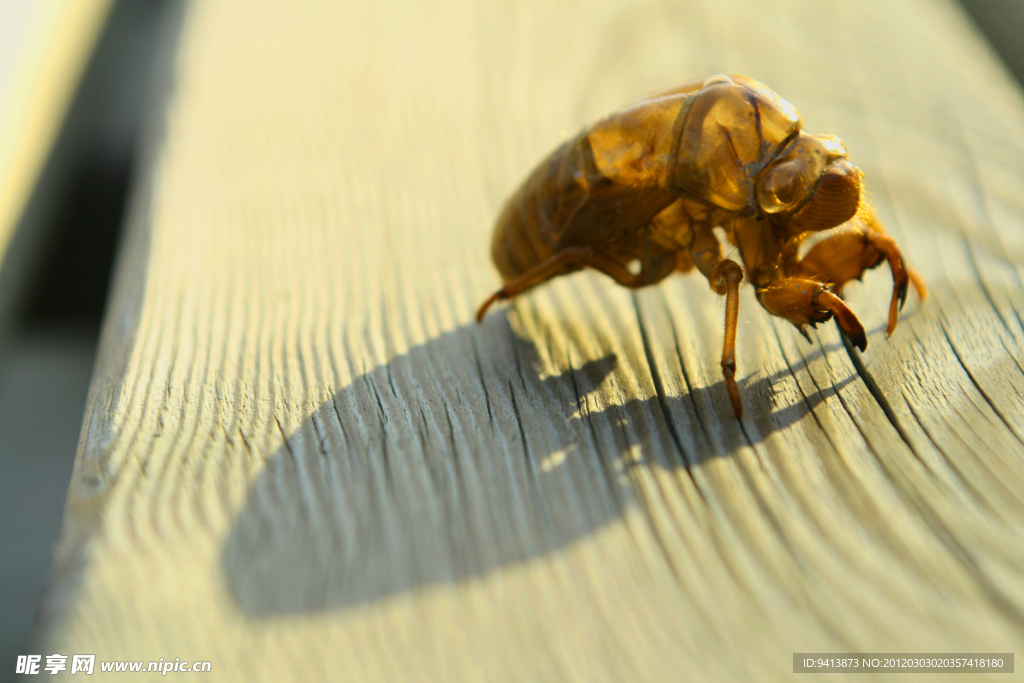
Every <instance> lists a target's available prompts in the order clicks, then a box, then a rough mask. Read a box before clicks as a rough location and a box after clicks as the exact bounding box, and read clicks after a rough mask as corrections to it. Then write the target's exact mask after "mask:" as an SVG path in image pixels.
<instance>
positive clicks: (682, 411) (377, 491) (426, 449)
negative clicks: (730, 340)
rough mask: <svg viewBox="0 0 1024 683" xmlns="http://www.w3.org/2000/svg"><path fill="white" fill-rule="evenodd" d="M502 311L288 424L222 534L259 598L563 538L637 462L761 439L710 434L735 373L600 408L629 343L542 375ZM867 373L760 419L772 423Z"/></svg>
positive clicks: (349, 590)
mask: <svg viewBox="0 0 1024 683" xmlns="http://www.w3.org/2000/svg"><path fill="white" fill-rule="evenodd" d="M491 320H492V321H493V322H489V323H488V324H485V325H484V326H482V327H479V328H477V327H475V326H474V327H468V328H460V329H458V330H456V331H454V332H451V333H447V334H444V335H442V336H441V337H439V338H437V339H434V340H431V341H430V342H428V343H426V344H424V345H422V346H419V347H415V348H413V349H411V350H409V351H408V352H407V353H405V354H404V355H401V356H398V357H395V358H394V359H393V360H391V361H390V362H388V363H387V364H386V365H384V366H381V367H377V368H374V369H372V370H369V371H368V372H366V373H365V374H363V375H361V376H360V377H358V378H356V379H355V380H354V381H353V382H352V383H351V384H350V385H349V386H346V387H344V388H342V389H340V390H338V391H336V392H335V393H334V395H333V398H332V400H330V401H328V402H326V403H324V404H323V405H322V406H320V408H319V409H318V410H317V411H316V412H315V413H314V414H313V415H311V416H310V417H309V418H308V419H306V420H305V422H304V423H303V424H302V425H301V426H300V427H299V428H298V429H297V430H295V431H293V432H292V433H290V434H288V435H287V436H286V439H285V443H284V445H283V447H281V448H280V449H279V450H278V452H276V453H275V454H274V455H273V456H272V457H271V458H270V459H269V460H268V463H267V465H266V467H265V469H264V470H263V471H262V472H261V473H260V475H259V476H258V478H257V480H256V482H255V483H254V484H253V485H252V487H251V488H250V490H249V494H248V498H247V502H246V504H245V506H244V508H243V510H242V512H241V513H240V515H239V517H238V518H237V520H236V522H235V524H234V526H233V528H232V530H231V532H230V534H229V536H228V538H227V541H226V543H225V547H224V552H223V569H224V572H225V575H226V577H225V578H226V583H227V586H228V587H229V590H230V592H231V595H232V596H233V598H234V600H235V601H236V602H237V604H238V606H239V607H240V608H241V609H242V610H243V611H244V612H245V613H247V614H249V615H251V616H256V617H260V616H264V617H265V616H271V615H277V614H293V613H300V612H318V611H325V610H337V609H343V608H347V607H351V606H355V605H359V604H366V603H370V602H374V601H378V600H381V599H384V598H387V597H389V596H396V595H400V594H403V593H406V592H408V591H412V590H415V589H418V588H427V587H430V586H439V585H444V584H455V583H457V582H460V581H462V580H464V579H467V578H472V577H476V576H482V575H484V574H486V573H489V572H492V571H495V570H498V569H500V568H502V567H505V566H509V565H513V564H517V563H522V562H525V561H527V560H530V559H531V558H536V557H539V556H542V555H545V554H548V553H552V552H555V551H558V550H559V549H563V548H566V547H568V546H570V545H571V544H573V543H574V542H575V541H577V540H579V539H581V538H583V537H586V536H587V535H589V534H592V533H593V532H594V531H595V530H597V529H600V528H601V527H603V526H605V525H607V524H608V523H609V522H611V521H614V520H616V519H618V518H620V517H621V516H622V515H623V513H624V511H625V510H627V509H628V508H630V507H631V506H636V505H641V504H642V502H640V500H641V499H640V496H639V494H638V493H637V492H636V491H634V490H633V487H632V484H631V482H630V476H629V469H630V468H631V467H636V466H638V464H639V465H653V466H661V467H670V468H671V467H687V466H691V465H692V464H693V463H696V462H700V461H701V460H703V459H706V458H709V457H715V456H728V455H729V454H730V453H732V452H733V451H735V449H737V448H738V447H740V446H741V445H743V444H745V443H747V442H746V441H745V439H746V437H745V436H744V434H743V431H742V430H741V429H740V428H739V425H738V423H736V421H735V420H734V419H733V420H732V422H733V423H734V424H735V427H734V428H732V429H730V430H728V431H727V432H726V433H723V434H719V435H716V437H715V438H714V439H711V438H709V436H708V435H707V434H701V431H702V429H703V427H702V426H701V425H699V424H697V422H699V419H698V418H696V416H697V414H698V413H699V412H700V410H706V409H707V407H708V406H714V405H720V406H722V407H725V406H727V405H728V399H727V398H726V395H725V389H724V386H723V385H722V383H721V382H719V383H718V384H716V385H715V386H713V387H711V388H709V389H697V390H695V391H694V392H693V394H692V395H685V396H675V397H673V396H669V397H663V398H662V399H660V400H659V398H658V397H657V396H652V397H650V398H647V399H644V400H626V401H624V402H622V403H621V404H612V405H603V406H602V404H601V401H602V400H603V401H605V402H607V400H608V399H607V398H602V397H606V396H607V395H609V394H614V393H615V392H614V391H612V392H608V391H604V392H597V391H596V390H597V389H598V387H599V386H601V385H602V384H604V383H606V382H614V381H615V377H614V370H615V368H616V365H617V359H616V358H615V357H614V356H606V357H603V358H599V359H596V360H592V361H590V362H586V363H583V364H582V367H579V368H574V369H572V370H569V371H566V372H563V373H561V374H558V375H556V376H551V377H541V376H540V373H538V371H537V370H536V366H537V363H536V360H537V352H536V349H535V347H534V345H533V343H532V342H530V341H528V340H525V339H521V338H519V337H517V336H516V335H515V334H510V333H509V332H510V328H509V326H508V323H507V321H505V320H504V319H503V317H502V316H493V317H492V319H491ZM838 352H840V353H841V352H842V351H841V350H838ZM821 353H822V352H821V351H820V350H819V351H818V352H816V355H820V354H821ZM813 355H815V354H812V356H811V357H809V359H812V358H813ZM804 362H806V361H804ZM854 378H855V377H854V376H851V377H849V378H846V379H844V380H843V381H842V382H840V383H839V384H838V386H836V387H828V388H826V389H825V390H824V393H821V392H819V393H816V394H813V395H810V396H808V397H807V399H806V400H804V401H800V402H799V403H796V404H794V405H789V406H786V407H783V408H779V409H777V410H775V411H774V412H772V413H770V414H769V415H766V416H764V417H763V419H762V418H759V419H758V420H757V424H758V427H759V431H760V433H761V434H763V435H766V434H768V433H770V432H771V431H773V430H775V429H780V428H784V427H786V426H788V425H790V424H792V423H794V422H796V421H797V420H800V419H802V418H804V417H805V416H807V415H808V412H809V410H810V409H812V408H813V407H814V406H816V405H817V404H818V403H820V402H821V401H823V400H825V399H826V398H828V397H829V396H831V395H832V394H833V393H834V392H835V391H836V390H837V389H841V388H842V386H844V385H845V384H846V383H848V382H850V381H852V380H853V379H854ZM777 379H778V378H777V377H769V378H764V379H761V380H759V381H757V382H754V383H751V384H749V385H748V386H746V387H745V388H744V392H745V394H746V395H755V394H759V395H770V394H771V389H770V387H764V386H761V385H762V384H764V383H769V384H770V383H772V382H773V381H775V380H777ZM709 392H710V393H711V394H714V396H711V395H708V393H709ZM718 394H721V395H720V396H719V395H718ZM666 420H668V421H670V423H669V424H666ZM762 423H763V424H762ZM680 434H685V435H686V439H685V441H686V443H688V444H690V445H689V446H681V444H680V440H679V435H680ZM681 449H684V450H687V451H689V450H691V449H692V451H693V452H680V451H681Z"/></svg>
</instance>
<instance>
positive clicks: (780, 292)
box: [757, 277, 868, 351]
mask: <svg viewBox="0 0 1024 683" xmlns="http://www.w3.org/2000/svg"><path fill="white" fill-rule="evenodd" d="M757 300H758V301H760V302H761V305H762V306H764V307H765V309H766V310H767V311H768V312H769V313H772V314H773V315H777V316H779V317H780V318H785V319H786V320H788V321H789V322H791V323H793V324H794V325H796V327H797V329H799V330H800V332H801V333H803V334H804V336H805V337H806V336H807V335H806V332H805V330H804V326H806V325H810V326H811V327H815V326H817V324H818V323H822V322H825V321H826V320H828V319H829V318H831V317H832V316H835V318H836V322H837V323H839V329H841V330H842V331H843V332H844V333H846V336H848V337H849V338H850V340H851V341H852V342H853V343H854V345H855V346H856V347H857V348H858V349H860V350H861V351H863V350H864V349H866V348H867V347H868V338H867V335H866V334H865V333H864V326H863V325H861V324H860V320H858V319H857V316H856V314H855V313H854V312H853V311H852V310H851V309H850V307H849V306H847V305H846V303H845V302H843V300H842V299H840V298H839V297H838V296H836V295H835V294H833V293H832V292H830V291H829V289H828V287H827V286H826V285H825V284H823V283H821V282H818V281H816V280H809V279H805V278H796V277H789V278H783V279H780V280H775V281H774V282H771V283H769V284H768V285H766V286H764V287H758V289H757Z"/></svg>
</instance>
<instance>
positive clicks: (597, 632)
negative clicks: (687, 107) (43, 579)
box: [39, 0, 1024, 681]
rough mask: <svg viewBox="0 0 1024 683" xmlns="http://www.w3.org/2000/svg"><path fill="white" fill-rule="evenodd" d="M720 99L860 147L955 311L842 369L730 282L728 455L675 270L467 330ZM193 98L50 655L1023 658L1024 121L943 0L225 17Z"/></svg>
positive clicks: (137, 210)
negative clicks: (664, 135)
mask: <svg viewBox="0 0 1024 683" xmlns="http://www.w3.org/2000/svg"><path fill="white" fill-rule="evenodd" d="M718 72H738V73H745V74H749V75H751V76H754V77H756V78H758V79H760V80H762V81H764V82H765V83H767V84H769V85H770V86H772V87H773V88H774V89H776V90H777V91H778V92H779V93H781V94H782V95H783V96H784V97H786V98H787V99H789V100H790V101H792V102H793V103H794V104H795V105H796V106H797V107H798V109H799V110H800V111H801V113H802V114H803V116H804V120H805V122H806V124H807V126H808V128H809V129H811V130H812V131H827V132H834V133H837V134H839V135H841V136H842V137H843V139H844V140H845V142H846V143H847V145H848V146H849V148H850V150H851V155H852V158H853V160H854V161H855V163H857V164H858V165H859V166H860V167H861V168H862V169H863V170H864V171H865V173H866V178H867V183H868V186H869V189H870V190H871V192H872V199H873V202H874V204H875V205H876V207H877V208H878V210H879V214H880V216H881V218H882V219H883V220H884V221H885V223H886V225H887V227H888V229H889V230H890V231H891V233H892V234H893V235H894V236H895V237H896V238H897V240H898V241H899V242H900V244H901V245H902V246H903V247H904V249H905V251H906V253H907V254H908V255H909V258H910V260H911V262H912V263H913V265H914V266H915V267H916V268H918V269H919V270H920V272H921V274H922V275H923V277H924V279H925V280H926V282H927V283H928V285H929V287H930V288H931V292H932V298H931V299H929V301H928V302H927V303H926V304H925V305H923V306H921V305H919V302H918V301H917V300H916V299H914V298H913V297H911V300H910V301H909V303H908V305H907V307H906V309H905V311H904V315H903V317H902V318H901V322H900V326H899V329H898V330H897V332H896V334H895V335H894V336H893V338H892V339H891V340H887V339H886V338H885V334H884V320H885V314H886V308H887V307H886V303H887V301H888V296H889V291H890V287H891V281H890V277H889V274H888V272H887V271H886V270H884V269H879V270H877V271H873V272H872V273H870V274H869V275H868V277H867V278H866V279H865V282H864V283H863V284H862V285H857V286H851V287H850V288H849V290H848V298H849V300H850V302H851V305H852V306H853V307H854V308H855V310H857V311H858V312H859V313H860V314H861V316H862V318H863V320H864V321H865V323H866V326H867V327H868V328H869V329H870V331H871V333H870V338H869V344H870V345H869V347H868V350H867V352H866V353H865V354H863V355H857V354H856V353H851V352H848V350H847V349H846V348H844V346H843V344H842V343H841V341H840V339H839V336H838V335H837V332H836V330H835V328H834V327H833V326H831V325H828V326H824V327H822V328H820V329H819V330H818V331H817V332H816V333H814V334H812V339H813V343H812V344H808V343H807V342H805V341H804V340H803V339H802V338H800V336H799V335H798V334H797V333H796V331H795V330H794V329H792V328H791V327H790V326H789V325H788V324H787V323H785V322H784V321H781V320H777V319H772V318H770V317H769V316H768V315H767V314H766V313H765V312H764V311H762V310H761V309H760V308H759V307H758V306H757V304H756V303H755V301H754V299H753V297H752V296H751V295H750V293H749V291H746V292H745V293H744V296H743V299H742V302H741V305H742V308H741V316H740V325H741V330H740V339H739V346H738V359H739V376H740V377H741V378H742V380H741V389H742V391H743V395H744V397H745V400H746V407H747V410H748V414H747V417H746V418H745V419H744V420H743V421H742V422H740V421H737V420H736V419H735V418H734V417H732V414H731V410H730V407H729V401H728V398H727V396H726V392H725V388H724V386H723V383H722V381H721V376H720V373H719V370H718V367H717V358H718V354H719V353H720V340H721V321H722V311H723V303H722V301H721V300H720V299H718V298H717V297H715V296H714V295H713V294H711V293H710V291H709V290H708V287H707V284H706V282H704V281H702V280H701V279H700V278H699V277H697V276H696V275H693V276H679V277H675V278H672V279H670V280H669V281H667V282H665V283H663V284H662V285H660V286H658V287H656V288H652V289H650V290H646V291H641V292H637V293H635V294H634V293H631V292H629V291H626V290H624V289H621V288H619V287H617V286H615V285H614V284H613V283H612V282H611V281H610V280H608V279H607V278H604V277H602V276H599V275H594V274H579V275H574V276H572V277H568V278H563V279H561V280H560V281H556V282H553V283H552V284H550V285H549V286H547V287H545V288H543V289H541V290H538V291H536V292H534V293H531V294H529V295H528V296H525V297H523V298H522V299H521V300H519V301H517V302H516V303H515V305H514V306H512V307H508V308H505V309H502V310H501V311H499V312H498V313H495V314H492V315H491V316H489V317H488V318H487V319H486V321H485V322H484V324H483V325H481V326H476V325H474V324H473V323H472V322H471V319H472V314H473V310H474V307H475V305H476V304H478V303H479V302H480V300H481V299H482V298H483V297H484V296H486V295H487V294H488V293H489V292H491V291H492V290H493V288H494V287H495V286H496V285H497V278H496V275H495V273H494V271H493V269H492V267H491V266H490V264H489V262H488V258H487V253H488V240H489V233H490V227H491V224H492V221H493V219H494V216H495V215H496V213H497V211H498V209H499V207H500V205H501V203H502V201H503V199H504V198H505V196H506V195H507V194H508V193H509V192H511V190H512V189H513V188H514V187H515V185H516V183H517V182H518V181H519V180H520V179H521V177H522V176H523V175H524V174H525V173H526V172H527V171H528V170H529V169H530V168H531V167H532V166H533V164H534V163H536V161H537V160H538V159H539V158H540V157H541V156H542V155H543V154H544V153H546V152H547V151H548V150H549V149H550V148H551V147H552V146H553V145H555V144H556V143H557V142H558V141H559V140H560V139H561V138H562V137H564V136H565V135H566V134H567V133H568V132H569V131H573V130H575V129H576V128H577V127H578V126H581V125H583V124H584V123H586V122H587V121H589V120H591V119H593V118H595V117H597V116H600V115H602V114H603V113H605V112H607V111H609V110H611V109H612V108H614V107H615V106H617V105H619V104H621V103H624V102H627V101H630V100H631V99H634V98H636V97H637V96H639V95H642V94H643V93H645V92H648V91H650V90H653V89H655V88H658V87H662V86H664V85H665V84H668V83H671V82H674V81H677V80H682V79H684V78H688V77H692V76H696V75H708V74H713V73H718ZM171 81H172V82H173V87H170V86H169V89H168V92H169V95H168V99H167V105H166V107H165V109H164V111H163V116H164V120H163V126H162V129H161V131H160V133H159V135H157V136H155V139H154V145H153V150H154V151H153V154H152V158H153V161H152V165H151V168H152V173H151V177H150V178H148V179H146V180H145V181H144V182H142V183H141V184H140V186H139V187H138V190H137V192H136V203H135V207H134V211H133V214H132V218H131V222H130V226H129V227H130V233H129V238H128V241H127V243H126V246H125V249H124V251H123V253H122V258H121V263H120V270H119V275H118V280H117V284H116V290H115V292H114V295H113V299H112V304H111V309H110V311H109V313H108V319H107V322H106V327H105V332H104V336H103V341H102V351H101V355H100V359H99V364H98V367H97V370H96V375H95V378H94V381H93V386H92V390H91V398H90V401H89V407H88V410H87V414H86V418H85V425H84V427H83V433H82V441H81V445H80V449H79V453H78V457H77V461H76V465H75V470H74V475H73V481H72V484H71V488H70V490H69V493H68V500H67V509H66V515H65V521H64V528H63V532H62V539H61V542H60V544H59V546H58V548H57V554H56V562H55V567H54V571H53V576H52V581H51V589H50V591H49V593H48V597H47V599H46V601H45V602H44V604H43V610H42V620H41V624H40V631H39V643H40V651H45V652H47V653H49V652H63V653H72V652H90V653H96V654H97V657H98V658H99V659H132V660H150V659H157V658H159V657H163V658H165V659H166V658H171V659H173V658H175V657H180V658H183V659H188V660H210V661H212V662H213V667H214V670H215V674H214V675H215V676H216V678H217V680H246V681H254V680H267V681H271V680H285V679H290V680H325V679H327V678H331V677H334V678H338V679H342V678H343V679H344V680H388V681H393V680H476V679H486V680H559V681H563V680H566V681H567V680H573V681H575V680H579V681H592V680H609V681H621V680H644V681H661V680H666V681H667V680H788V679H790V677H792V673H791V672H792V653H793V652H795V651H818V652H829V651H853V652H857V651H861V652H866V651H884V652H972V651H973V652H1012V651H1015V650H1016V651H1017V652H1018V653H1020V652H1022V649H1021V647H1020V646H1021V644H1022V642H1024V580H1022V579H1024V524H1022V522H1024V494H1022V491H1024V445H1022V439H1024V405H1022V399H1021V394H1022V389H1024V371H1022V362H1024V328H1022V321H1021V312H1022V311H1024V288H1022V286H1021V274H1022V270H1024V230H1022V227H1024V100H1022V97H1021V93H1020V91H1019V90H1018V89H1017V87H1016V86H1015V84H1014V83H1013V82H1012V81H1011V80H1010V78H1009V76H1008V75H1007V74H1006V73H1005V72H1004V71H1003V70H1001V69H1000V68H999V67H998V66H997V64H996V62H995V61H994V58H993V56H992V55H991V54H990V53H989V51H988V50H987V48H986V47H985V46H984V44H983V42H982V41H981V39H980V37H979V36H978V35H976V34H975V33H974V32H973V30H972V29H971V28H970V26H969V24H968V23H967V22H966V21H965V19H964V17H963V15H962V14H961V13H960V11H959V9H958V8H957V6H956V5H954V4H952V3H949V2H935V1H933V0H918V1H913V0H908V1H907V2H900V3H892V2H888V1H885V0H863V1H862V2H858V3H845V2H815V3H803V2H796V1H792V2H787V1H783V0H777V1H776V2H771V3H768V2H762V1H761V0H721V1H720V2H718V3H716V4H715V6H714V9H711V6H710V5H705V4H704V3H700V2H696V0H692V1H684V2H680V3H675V4H674V5H671V6H670V5H665V4H657V3H637V2H625V1H624V0H610V1H609V2H605V3H593V2H586V3H584V2H566V3H547V2H542V1H540V0H538V1H536V2H532V1H530V2H522V1H517V2H495V3H464V2H435V3H415V2H405V1H403V0H393V1H391V2H377V3H336V2H324V3H316V2H308V3H302V4H301V5H297V4H294V3H290V4H287V5H286V4H282V3H244V2H240V1H237V0H236V1H232V0H202V2H194V3H192V4H191V5H189V6H188V9H187V12H186V14H185V17H184V23H183V26H182V32H181V38H180V45H179V52H178V54H177V56H176V57H175V62H174V68H173V78H172V79H171ZM826 678H827V680H830V681H834V680H842V679H843V677H842V676H839V675H832V676H828V677H822V680H824V679H826ZM922 678H923V679H928V680H934V678H935V677H934V676H931V675H930V676H927V677H922ZM1008 678H1009V677H1008ZM814 679H815V677H814V676H812V675H804V676H803V677H801V680H814ZM851 680H853V678H851ZM856 680H861V679H860V678H856ZM899 680H901V681H909V680H915V677H914V676H909V675H908V676H905V677H901V678H900V679H899ZM956 680H965V679H963V678H957V679H956Z"/></svg>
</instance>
